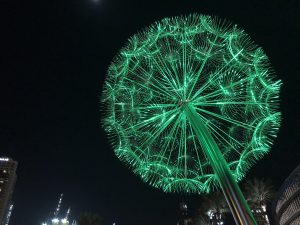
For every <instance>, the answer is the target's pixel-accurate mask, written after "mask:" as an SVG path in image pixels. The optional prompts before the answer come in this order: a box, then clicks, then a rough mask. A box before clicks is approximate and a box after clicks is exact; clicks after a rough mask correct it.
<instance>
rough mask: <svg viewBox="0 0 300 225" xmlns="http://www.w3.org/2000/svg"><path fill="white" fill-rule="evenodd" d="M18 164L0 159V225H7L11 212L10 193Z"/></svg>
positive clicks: (7, 159) (10, 160)
mask: <svg viewBox="0 0 300 225" xmlns="http://www.w3.org/2000/svg"><path fill="white" fill-rule="evenodd" d="M17 166H18V163H17V162H16V161H14V160H12V159H9V158H0V225H8V222H9V218H10V215H11V210H12V208H13V207H12V206H13V205H12V201H11V200H12V193H13V190H14V186H15V183H16V179H17V175H16V170H17Z"/></svg>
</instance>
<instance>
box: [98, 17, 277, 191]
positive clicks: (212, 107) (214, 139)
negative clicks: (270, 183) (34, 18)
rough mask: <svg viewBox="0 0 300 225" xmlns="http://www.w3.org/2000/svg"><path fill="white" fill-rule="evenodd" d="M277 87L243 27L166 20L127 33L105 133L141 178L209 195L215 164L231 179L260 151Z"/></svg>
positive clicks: (112, 74)
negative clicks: (223, 166) (228, 174)
mask: <svg viewBox="0 0 300 225" xmlns="http://www.w3.org/2000/svg"><path fill="white" fill-rule="evenodd" d="M280 85H281V82H280V81H278V80H275V78H274V74H273V72H272V69H271V68H270V67H269V61H268V58H267V56H266V55H265V54H264V52H263V50H262V49H261V48H259V47H258V46H256V45H255V44H254V43H253V42H252V41H251V40H250V38H249V36H248V35H247V34H246V33H245V32H244V31H243V30H241V29H239V28H237V27H236V26H232V25H231V24H229V23H226V22H224V21H220V20H218V19H216V18H214V17H210V16H203V15H200V16H199V15H191V16H188V17H177V18H172V19H168V18H167V19H164V20H162V21H161V22H157V23H155V24H154V25H152V26H150V27H149V28H146V29H145V30H143V31H141V32H140V33H138V34H136V35H134V36H132V37H131V38H130V39H129V41H128V43H127V44H126V45H125V47H123V48H122V49H121V50H120V52H119V54H118V55H117V56H116V57H115V59H114V60H113V62H112V63H111V65H110V67H109V69H108V76H107V79H106V81H105V85H104V90H103V96H102V103H103V106H104V108H105V113H106V114H105V119H104V127H105V129H106V131H107V132H108V133H109V135H110V140H111V142H112V144H113V146H114V149H115V153H116V155H117V156H118V157H119V158H120V159H121V160H122V161H124V162H125V163H127V164H129V165H130V166H131V167H132V169H133V171H134V172H135V173H136V174H138V175H140V176H141V178H142V179H143V180H144V181H146V182H148V183H150V184H151V185H153V186H155V187H158V188H162V189H163V190H164V191H166V192H175V191H183V192H188V193H208V192H209V191H210V190H211V189H212V188H214V187H215V186H219V184H218V182H220V181H219V179H220V174H219V177H218V176H217V175H216V173H217V170H218V169H220V168H219V167H218V166H219V165H217V164H222V165H226V168H229V170H230V171H231V174H232V175H233V177H234V179H235V180H237V181H238V180H240V179H241V178H242V177H243V176H244V174H245V172H246V171H247V170H248V169H249V168H250V167H251V166H252V165H253V164H254V163H255V161H257V160H259V159H260V158H261V157H262V156H263V155H265V154H266V153H267V152H268V151H269V149H270V147H271V145H272V142H273V139H274V138H275V137H276V134H277V131H278V128H279V125H280V112H278V106H279V104H278V100H279V99H278V95H279V89H280ZM213 149H218V151H216V152H214V151H213ZM219 153H220V154H219ZM211 154H212V155H211ZM214 161H217V162H216V163H214ZM227 165H228V167H227ZM220 170H222V168H221V169H220Z"/></svg>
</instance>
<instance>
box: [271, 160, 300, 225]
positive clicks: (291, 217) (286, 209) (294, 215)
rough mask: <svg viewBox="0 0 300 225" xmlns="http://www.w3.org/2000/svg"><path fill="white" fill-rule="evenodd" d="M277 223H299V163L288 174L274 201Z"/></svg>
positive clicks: (285, 224) (291, 224) (292, 224)
mask: <svg viewBox="0 0 300 225" xmlns="http://www.w3.org/2000/svg"><path fill="white" fill-rule="evenodd" d="M275 217H276V218H275V219H276V221H277V224H278V225H299V224H300V165H298V167H297V168H296V169H295V170H294V171H293V172H292V173H291V174H290V175H289V177H288V178H287V179H286V180H285V181H284V183H283V185H282V187H281V188H280V190H279V197H278V199H277V201H276V203H275Z"/></svg>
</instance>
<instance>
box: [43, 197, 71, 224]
mask: <svg viewBox="0 0 300 225" xmlns="http://www.w3.org/2000/svg"><path fill="white" fill-rule="evenodd" d="M62 199H63V194H61V195H60V198H59V201H58V205H57V207H56V210H55V211H54V214H53V217H52V218H49V219H48V220H47V221H46V222H44V223H42V225H76V222H75V221H73V223H70V222H69V215H70V208H69V209H68V210H67V212H66V214H65V215H64V216H63V217H62V216H61V215H60V210H61V204H62Z"/></svg>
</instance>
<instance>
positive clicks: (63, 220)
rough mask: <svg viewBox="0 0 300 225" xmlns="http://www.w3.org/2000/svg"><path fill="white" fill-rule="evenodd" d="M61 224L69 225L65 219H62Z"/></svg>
mask: <svg viewBox="0 0 300 225" xmlns="http://www.w3.org/2000/svg"><path fill="white" fill-rule="evenodd" d="M61 222H62V224H69V221H68V220H67V219H62V220H61Z"/></svg>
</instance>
